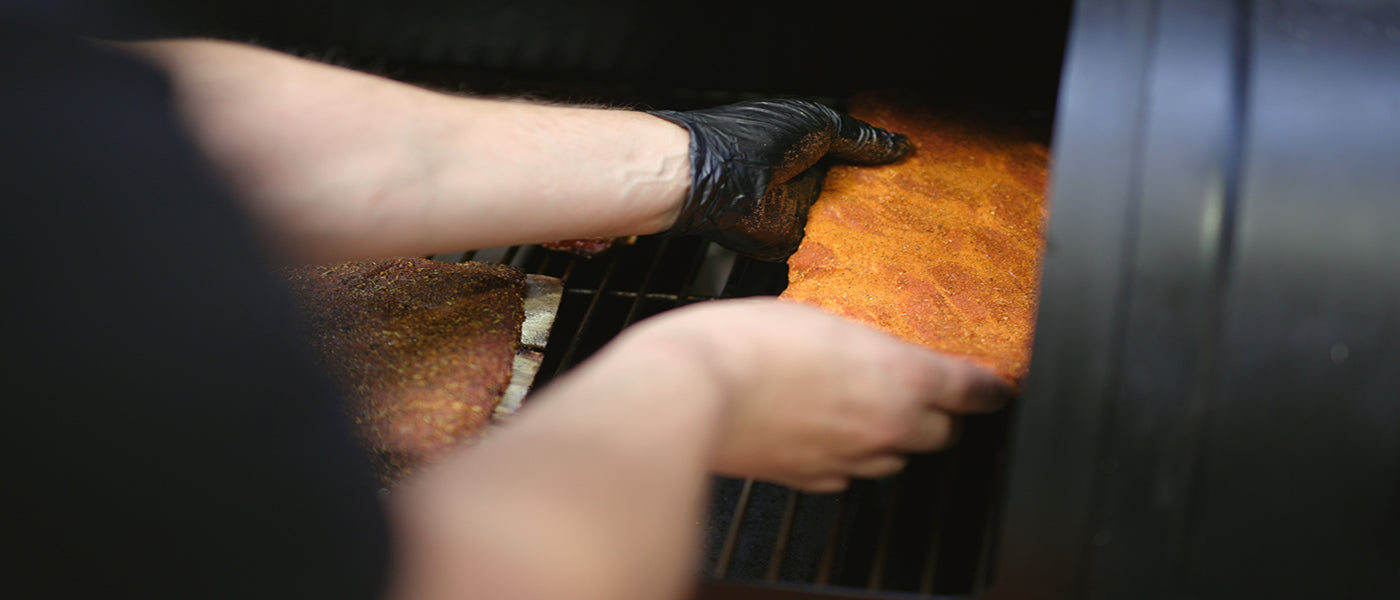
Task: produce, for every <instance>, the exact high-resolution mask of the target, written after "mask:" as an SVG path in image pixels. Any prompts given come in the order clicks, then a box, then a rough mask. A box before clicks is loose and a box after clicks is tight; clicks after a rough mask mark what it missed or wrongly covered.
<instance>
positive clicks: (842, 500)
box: [814, 488, 852, 585]
mask: <svg viewBox="0 0 1400 600" xmlns="http://www.w3.org/2000/svg"><path fill="white" fill-rule="evenodd" d="M851 499H852V497H851V488H846V491H844V492H841V497H839V498H837V500H836V506H837V512H836V522H835V523H834V524H833V525H832V527H831V533H830V534H829V535H827V539H826V544H825V546H824V548H823V549H822V562H821V566H820V567H818V568H817V577H816V580H815V581H814V583H816V584H817V585H827V584H829V583H831V572H832V570H833V568H834V566H835V563H836V547H837V545H838V544H839V543H840V541H841V530H842V529H845V528H846V521H847V520H848V519H849V518H850V514H851V512H852V511H851V510H850V508H849V507H850V504H851Z"/></svg>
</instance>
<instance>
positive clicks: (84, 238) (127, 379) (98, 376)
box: [0, 10, 388, 600]
mask: <svg viewBox="0 0 1400 600" xmlns="http://www.w3.org/2000/svg"><path fill="white" fill-rule="evenodd" d="M6 12H7V11H3V10H0V119H3V121H0V122H2V123H3V124H0V192H2V193H3V195H4V204H3V206H4V213H3V216H0V223H3V225H0V257H4V258H5V259H6V262H5V263H4V266H3V272H2V273H3V275H2V277H3V279H0V344H3V351H0V356H3V360H0V373H3V376H0V386H3V387H0V397H3V400H0V427H3V428H4V432H3V434H0V444H3V453H4V457H5V458H4V463H3V464H4V465H5V467H6V469H5V476H6V477H5V481H4V485H3V491H0V495H3V503H4V506H5V515H4V517H3V519H4V521H5V524H4V528H3V534H0V539H3V543H4V544H5V545H6V546H9V547H8V548H6V552H5V555H6V556H7V557H10V558H7V559H5V560H4V561H0V565H3V566H0V572H3V573H4V574H3V579H0V580H3V581H4V586H5V588H6V590H7V593H6V596H7V597H12V598H13V597H27V596H34V597H44V598H78V597H91V598H121V597H132V598H144V599H156V598H180V599H182V600H183V599H192V598H230V599H232V598H237V599H239V600H247V599H249V598H260V599H261V598H296V599H298V600H304V599H306V598H336V599H337V600H345V599H351V598H371V597H376V596H378V595H379V594H380V592H381V591H382V588H383V584H384V578H385V575H386V570H387V569H386V566H387V556H388V536H387V530H386V524H385V521H384V516H383V513H382V509H381V507H380V505H379V502H378V499H377V498H376V495H375V488H374V485H373V480H372V478H371V476H370V474H369V471H368V469H367V467H366V465H365V464H364V460H363V457H362V456H361V455H360V453H359V451H358V449H357V448H356V447H355V446H354V443H353V441H352V439H351V438H350V435H349V429H348V427H347V425H346V423H345V422H344V421H345V418H344V416H343V415H342V414H341V412H340V409H339V405H338V402H337V400H336V398H335V396H334V391H333V388H332V387H331V385H330V384H329V382H328V381H327V380H326V379H325V378H324V376H323V375H321V374H320V373H319V372H318V371H317V370H316V369H315V368H314V366H313V362H312V361H311V360H310V359H309V357H308V356H307V354H306V350H305V349H304V348H303V346H302V344H301V343H300V340H299V336H298V332H297V328H298V321H297V318H296V316H295V312H294V308H293V304H292V302H291V300H290V298H289V297H288V295H287V292H286V291H285V290H283V289H281V287H280V286H279V285H278V284H277V282H276V281H275V280H274V279H273V278H272V277H271V276H270V274H269V272H268V269H267V266H266V265H267V263H266V260H265V258H264V255H263V254H262V252H261V250H260V248H259V246H258V245H257V243H256V237H255V235H254V232H253V229H252V227H251V226H250V223H249V221H248V219H247V217H246V216H245V215H244V214H242V213H241V212H240V211H239V209H238V207H237V206H236V205H235V203H234V202H233V201H232V200H231V199H230V197H229V195H228V194H227V193H226V192H225V191H223V190H222V188H221V186H220V183H219V181H218V180H217V178H216V177H215V176H214V175H213V174H212V172H211V170H210V169H209V167H208V166H207V165H206V164H205V163H204V162H203V160H202V158H201V157H200V155H199V153H198V152H197V150H196V149H195V147H194V146H193V145H192V143H191V141H190V140H188V139H186V138H185V137H184V136H183V135H182V132H181V131H180V128H179V126H178V124H177V122H176V120H175V117H174V114H173V107H172V103H171V98H170V90H169V85H168V82H167V81H165V80H164V78H163V77H162V76H161V75H160V74H158V73H157V72H156V71H155V70H153V69H151V68H149V67H148V66H145V65H143V64H140V63H139V62H138V61H135V60H132V59H130V58H126V57H123V56H119V55H117V54H116V53H114V52H112V51H108V50H105V49H101V48H99V47H96V46H94V45H91V44H88V43H85V42H82V41H79V40H78V39H76V38H74V37H70V36H68V35H65V34H63V33H61V32H57V31H55V30H54V28H53V27H51V26H50V25H48V24H46V23H43V22H36V21H33V20H26V19H24V18H22V17H19V16H16V15H15V14H14V13H13V12H10V14H6ZM15 588H18V592H19V593H18V594H16V593H15Z"/></svg>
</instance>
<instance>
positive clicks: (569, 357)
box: [554, 260, 617, 376]
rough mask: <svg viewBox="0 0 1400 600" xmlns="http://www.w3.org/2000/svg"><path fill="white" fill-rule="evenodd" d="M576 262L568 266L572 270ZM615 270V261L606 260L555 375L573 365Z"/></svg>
mask: <svg viewBox="0 0 1400 600" xmlns="http://www.w3.org/2000/svg"><path fill="white" fill-rule="evenodd" d="M576 262H577V260H574V261H571V262H570V263H569V267H568V268H569V269H570V270H572V269H573V266H574V264H575V263H576ZM616 270H617V261H610V262H608V269H607V271H604V272H603V279H602V281H599V282H598V293H597V294H595V295H594V296H593V299H592V300H590V301H589V303H588V309H587V310H585V311H584V313H583V320H582V321H580V322H579V325H578V327H576V328H575V329H574V337H573V339H571V340H569V347H568V348H567V349H566V350H564V356H563V358H561V359H560V360H559V366H558V367H557V368H555V371H554V374H555V375H556V376H557V375H558V374H559V373H562V372H564V369H566V368H568V367H569V366H571V365H573V360H574V356H575V355H576V354H578V349H579V346H580V343H581V342H582V341H583V332H584V331H587V330H588V327H589V325H592V323H593V315H594V313H595V312H596V311H597V308H598V300H599V299H601V298H602V297H603V292H604V290H606V289H607V287H608V281H609V280H611V279H612V275H613V272H614V271H616Z"/></svg>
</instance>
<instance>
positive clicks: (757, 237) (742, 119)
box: [650, 100, 913, 261]
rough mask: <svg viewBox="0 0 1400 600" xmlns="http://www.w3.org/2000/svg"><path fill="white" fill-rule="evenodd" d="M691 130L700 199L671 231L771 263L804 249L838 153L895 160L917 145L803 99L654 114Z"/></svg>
mask: <svg viewBox="0 0 1400 600" xmlns="http://www.w3.org/2000/svg"><path fill="white" fill-rule="evenodd" d="M650 114H653V115H656V116H658V117H661V118H663V119H666V120H668V121H671V122H672V123H675V124H677V125H680V126H682V127H685V128H686V129H687V130H688V131H690V169H691V183H690V196H689V197H688V198H686V200H685V204H684V205H682V206H681V213H680V216H679V217H678V218H677V219H676V224H675V225H674V226H673V227H672V228H671V229H670V230H668V231H667V232H666V233H668V234H686V233H698V234H703V235H705V236H706V237H708V238H709V239H711V240H714V241H715V242H716V243H718V244H719V245H721V246H724V247H726V248H729V249H730V250H734V251H735V252H738V253H740V254H744V255H747V256H752V257H754V258H759V259H762V260H770V261H781V260H785V259H787V257H788V256H791V255H792V253H793V252H796V251H797V245H798V243H799V242H801V241H802V231H803V228H804V227H806V225H807V211H808V209H810V208H811V207H812V203H813V202H815V201H816V199H817V194H819V193H820V192H821V184H822V178H823V177H824V175H825V172H824V171H823V170H821V169H819V168H816V167H815V165H816V164H817V161H818V160H820V159H821V158H822V157H823V156H826V155H828V154H830V155H831V156H833V157H835V158H839V159H844V160H848V161H851V162H856V163H862V164H878V163H887V162H892V161H895V160H898V159H900V158H901V157H903V156H904V155H905V154H908V153H909V151H910V150H912V149H913V145H912V144H910V143H909V138H908V137H906V136H904V135H902V134H898V133H890V132H888V131H885V130H883V129H880V128H878V127H874V126H872V125H870V124H869V123H866V122H864V121H861V120H859V119H855V118H852V117H850V116H848V115H844V114H841V113H839V112H836V111H834V110H832V109H830V108H827V107H825V106H822V105H820V104H817V103H815V102H807V101H803V100H756V101H752V102H741V103H738V104H730V105H727V106H719V107H716V108H707V109H703V110H694V111H688V112H675V111H666V110H661V111H653V112H651V113H650Z"/></svg>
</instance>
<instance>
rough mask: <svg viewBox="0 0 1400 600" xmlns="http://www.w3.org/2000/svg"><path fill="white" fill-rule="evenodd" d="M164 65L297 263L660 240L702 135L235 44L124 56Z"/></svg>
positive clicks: (206, 140) (186, 107)
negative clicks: (574, 241) (617, 239)
mask: <svg viewBox="0 0 1400 600" xmlns="http://www.w3.org/2000/svg"><path fill="white" fill-rule="evenodd" d="M125 46H126V47H128V48H131V49H133V50H135V51H137V52H139V53H141V54H143V55H145V56H147V57H148V58H150V59H151V60H153V61H154V62H155V63H157V64H159V65H161V66H163V67H164V68H165V69H166V70H167V71H168V72H169V73H170V74H171V77H172V79H173V81H174V84H175V91H176V95H177V101H178V103H179V106H180V109H181V112H182V117H183V118H184V120H185V121H186V123H187V125H188V127H189V129H190V131H191V132H192V134H193V135H194V136H195V138H196V140H197V141H198V142H199V143H200V145H201V146H202V147H203V148H204V150H205V152H206V154H208V155H209V156H210V157H211V159H212V160H213V161H214V163H215V165H216V167H218V168H220V169H221V170H222V171H223V172H224V173H225V174H226V175H227V176H228V177H229V179H230V181H231V183H232V184H233V185H234V187H235V188H236V191H238V192H239V193H240V195H241V196H242V197H243V198H244V199H246V200H247V201H248V204H249V207H250V209H251V210H252V212H253V213H254V215H255V216H257V217H258V218H259V220H260V221H261V222H262V223H263V224H264V225H265V228H266V229H267V230H268V231H269V233H270V235H271V237H272V239H273V240H274V241H275V242H276V243H278V244H279V245H280V246H281V247H282V248H283V249H284V250H286V251H287V252H289V253H290V254H291V255H292V256H293V257H294V258H301V259H311V260H332V259H345V258H358V257H378V256H387V255H395V254H413V253H427V252H435V251H446V250H455V249H466V248H479V247H487V246H494V245H502V244H512V243H528V242H539V241H548V240H550V239H559V238H567V237H584V236H604V235H631V234H643V233H653V232H656V231H659V230H661V229H664V228H665V227H667V226H668V225H669V224H670V223H671V221H673V220H674V218H675V213H676V211H677V209H678V206H679V203H680V200H681V198H682V197H683V196H684V193H685V189H686V186H687V185H688V183H689V180H688V174H689V161H688V157H687V146H688V136H687V134H686V133H685V131H684V130H682V129H681V128H679V127H677V126H675V125H672V124H670V123H667V122H665V121H662V120H660V119H656V118H654V117H651V116H648V115H645V114H642V113H636V112H629V111H610V110H595V109H581V108H571V107H556V106H541V105H533V104H527V103H521V102H503V101H491V100H481V99H473V98H462V97H455V96H449V95H445V94H439V93H436V92H431V91H428V90H424V89H421V88H417V87H414V86H410V85H406V84H402V83H397V82H393V81H390V80H387V79H383V78H379V77H375V76H371V75H367V74H363V73H358V72H355V71H350V70H347V69H341V68H338V67H333V66H330V65H324V64H320V63H316V62H313V61H308V60H302V59H298V58H295V57H291V56H287V55H284V54H279V53H276V52H272V51H268V50H264V49H260V48H256V47H252V46H247V45H242V44H234V43H228V42H216V41H207V40H176V41H162V42H146V43H139V44H128V45H125Z"/></svg>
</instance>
